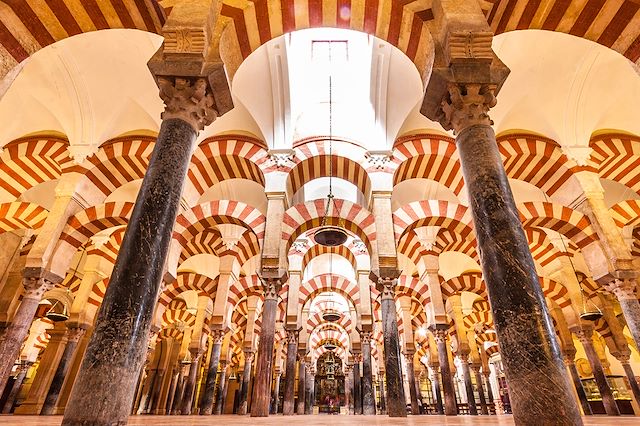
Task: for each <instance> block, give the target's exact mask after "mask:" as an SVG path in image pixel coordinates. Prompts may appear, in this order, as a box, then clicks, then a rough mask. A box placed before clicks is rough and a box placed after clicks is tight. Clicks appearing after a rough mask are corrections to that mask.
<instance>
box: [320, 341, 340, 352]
mask: <svg viewBox="0 0 640 426" xmlns="http://www.w3.org/2000/svg"><path fill="white" fill-rule="evenodd" d="M323 346H324V348H325V349H326V350H328V351H333V350H335V349H336V348H337V347H338V346H337V345H336V344H335V343H333V342H332V341H328V342H327V343H325V344H324V345H323Z"/></svg>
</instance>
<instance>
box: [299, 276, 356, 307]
mask: <svg viewBox="0 0 640 426" xmlns="http://www.w3.org/2000/svg"><path fill="white" fill-rule="evenodd" d="M330 291H332V292H334V293H338V294H341V295H342V296H344V297H345V298H346V299H347V300H348V301H349V302H351V304H352V305H353V307H354V308H355V309H356V311H358V312H359V311H360V307H359V304H360V288H359V286H358V283H354V282H352V281H349V279H348V278H345V277H343V276H340V275H335V274H321V275H316V276H315V277H313V278H312V279H310V280H309V281H306V282H304V283H302V284H301V285H300V290H299V296H298V306H301V307H303V306H305V305H306V304H307V303H309V302H310V301H311V300H313V298H314V297H315V296H316V295H318V294H320V293H326V292H330Z"/></svg>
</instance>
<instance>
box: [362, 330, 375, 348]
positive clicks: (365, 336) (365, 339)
mask: <svg viewBox="0 0 640 426" xmlns="http://www.w3.org/2000/svg"><path fill="white" fill-rule="evenodd" d="M372 336H373V333H372V332H370V331H361V332H360V342H362V344H363V345H371V337H372Z"/></svg>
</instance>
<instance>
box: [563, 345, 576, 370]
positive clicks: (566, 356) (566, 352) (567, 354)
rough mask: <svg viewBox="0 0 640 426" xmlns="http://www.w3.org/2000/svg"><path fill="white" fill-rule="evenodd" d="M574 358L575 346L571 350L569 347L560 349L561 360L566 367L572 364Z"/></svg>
mask: <svg viewBox="0 0 640 426" xmlns="http://www.w3.org/2000/svg"><path fill="white" fill-rule="evenodd" d="M575 358H576V349H575V348H573V350H571V349H563V350H562V361H563V362H564V365H566V366H567V367H568V366H570V365H572V364H573V363H574V362H575Z"/></svg>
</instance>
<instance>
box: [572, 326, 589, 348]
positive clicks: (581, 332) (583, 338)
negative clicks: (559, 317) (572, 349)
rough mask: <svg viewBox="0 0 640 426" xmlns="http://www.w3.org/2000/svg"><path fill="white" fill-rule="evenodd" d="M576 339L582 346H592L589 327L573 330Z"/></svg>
mask: <svg viewBox="0 0 640 426" xmlns="http://www.w3.org/2000/svg"><path fill="white" fill-rule="evenodd" d="M573 332H574V333H575V335H576V337H577V338H578V340H579V341H580V343H582V344H583V345H585V344H589V345H593V329H592V328H590V327H581V328H579V329H575V330H573Z"/></svg>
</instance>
